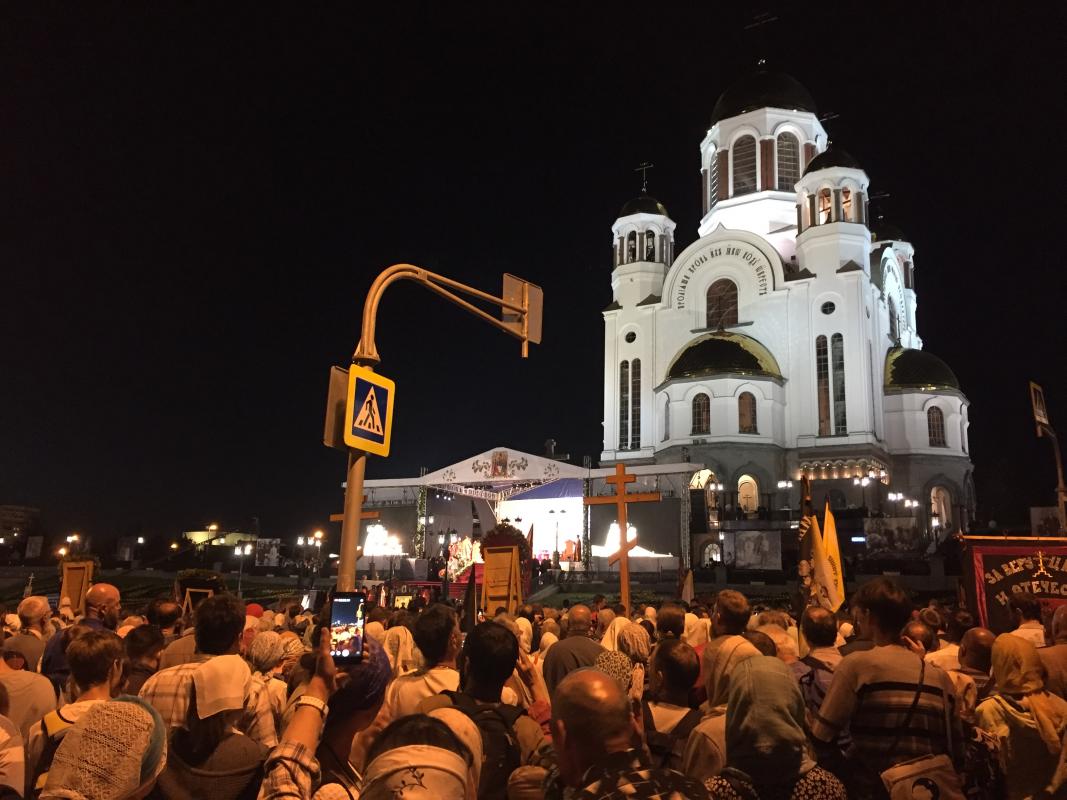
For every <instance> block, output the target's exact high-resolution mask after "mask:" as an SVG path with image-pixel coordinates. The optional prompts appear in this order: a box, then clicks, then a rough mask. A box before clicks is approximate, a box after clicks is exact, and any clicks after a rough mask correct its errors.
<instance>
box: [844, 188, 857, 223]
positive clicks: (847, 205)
mask: <svg viewBox="0 0 1067 800" xmlns="http://www.w3.org/2000/svg"><path fill="white" fill-rule="evenodd" d="M841 220H842V221H843V222H855V221H856V220H854V219H853V218H852V190H851V189H849V188H847V187H846V188H844V189H842V190H841Z"/></svg>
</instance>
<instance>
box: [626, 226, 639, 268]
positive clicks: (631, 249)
mask: <svg viewBox="0 0 1067 800" xmlns="http://www.w3.org/2000/svg"><path fill="white" fill-rule="evenodd" d="M634 261H637V231H630V232H629V233H628V234H627V235H626V263H627V264H632V263H633V262H634Z"/></svg>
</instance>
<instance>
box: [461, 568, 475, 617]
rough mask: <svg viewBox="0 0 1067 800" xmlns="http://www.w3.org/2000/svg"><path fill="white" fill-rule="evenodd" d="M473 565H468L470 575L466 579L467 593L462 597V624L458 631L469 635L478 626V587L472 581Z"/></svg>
mask: <svg viewBox="0 0 1067 800" xmlns="http://www.w3.org/2000/svg"><path fill="white" fill-rule="evenodd" d="M475 566H476V565H475V564H471V565H470V568H469V569H470V575H469V576H468V578H467V592H466V593H465V594H464V595H463V622H462V623H460V626H459V629H460V630H461V631H463V632H464V633H470V632H471V631H473V630H474V628H475V626H477V624H478V585H477V584H476V583H475V581H474V572H475V570H474V568H475Z"/></svg>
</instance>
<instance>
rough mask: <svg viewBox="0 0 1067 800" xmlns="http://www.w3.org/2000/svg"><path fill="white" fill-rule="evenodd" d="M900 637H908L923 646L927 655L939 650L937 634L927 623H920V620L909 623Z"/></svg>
mask: <svg viewBox="0 0 1067 800" xmlns="http://www.w3.org/2000/svg"><path fill="white" fill-rule="evenodd" d="M900 635H901V636H906V637H908V638H909V639H911V640H912V641H913V642H915V643H916V644H920V645H922V648H923V651H924V652H926V653H933V652H934V651H935V650H937V634H936V633H935V632H934V629H933V628H931V627H930V626H929V625H927V624H926V623H925V622H919V621H918V620H913V621H911V622H909V623H908V624H907V625H905V626H904V629H903V630H902V631H901V632H900Z"/></svg>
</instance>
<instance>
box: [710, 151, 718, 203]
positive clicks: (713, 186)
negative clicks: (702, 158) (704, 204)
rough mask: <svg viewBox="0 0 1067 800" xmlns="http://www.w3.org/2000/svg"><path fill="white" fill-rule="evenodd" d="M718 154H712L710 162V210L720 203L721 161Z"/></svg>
mask: <svg viewBox="0 0 1067 800" xmlns="http://www.w3.org/2000/svg"><path fill="white" fill-rule="evenodd" d="M718 155H719V154H718V153H712V154H711V160H710V161H709V162H708V208H711V207H712V206H713V205H715V204H716V203H717V202H718V201H719V159H718Z"/></svg>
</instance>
